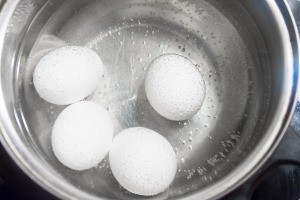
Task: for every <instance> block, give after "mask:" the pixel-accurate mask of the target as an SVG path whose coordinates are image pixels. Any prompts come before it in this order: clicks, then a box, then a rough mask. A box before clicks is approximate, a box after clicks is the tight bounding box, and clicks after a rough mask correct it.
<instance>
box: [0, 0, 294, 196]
mask: <svg viewBox="0 0 300 200" xmlns="http://www.w3.org/2000/svg"><path fill="white" fill-rule="evenodd" d="M64 45H81V46H87V47H89V48H91V49H93V50H94V51H95V52H96V53H97V54H98V55H99V56H100V57H101V59H102V61H103V63H104V65H105V66H106V68H105V76H104V77H103V80H102V82H101V84H99V87H98V89H97V90H96V91H94V92H93V94H92V95H90V96H89V97H88V98H87V100H91V101H95V102H99V103H101V104H102V105H104V106H106V107H107V108H108V110H109V112H110V113H111V115H112V116H113V119H114V127H115V134H117V133H118V132H120V131H121V130H123V129H125V128H128V127H134V126H143V127H146V128H150V129H153V130H155V131H157V132H159V133H160V134H162V135H163V136H165V137H166V138H167V139H168V140H169V141H170V142H171V144H172V145H173V148H174V150H175V151H176V153H177V158H178V171H177V174H176V177H175V180H174V181H173V183H172V185H171V186H170V187H169V189H168V190H166V191H165V192H163V193H162V194H159V195H157V196H155V197H151V198H153V199H197V200H198V199H217V198H220V197H222V196H224V195H226V194H228V193H229V192H230V191H232V190H234V189H235V188H237V187H238V186H240V185H241V184H242V183H244V182H245V181H246V180H247V179H248V178H249V177H251V176H252V175H253V174H254V173H255V172H256V171H257V170H258V169H259V168H260V167H261V166H262V165H263V164H264V163H265V162H266V160H267V159H268V158H269V157H270V155H271V154H272V153H273V151H274V149H275V148H276V146H277V144H278V143H279V142H280V140H281V138H282V137H283V135H284V133H285V130H286V129H287V127H288V125H289V122H290V119H291V117H292V114H293V111H294V108H295V104H296V101H297V99H296V90H297V85H298V67H299V60H298V55H299V52H298V39H297V31H296V28H295V22H294V21H293V18H292V16H291V12H290V11H289V9H288V7H287V4H286V2H285V1H283V2H281V3H280V2H275V1H273V0H263V1H262V0H251V1H240V0H226V1H220V0H210V1H205V0H191V1H186V0H171V1H168V0H167V1H164V0H144V1H139V0H126V1H124V0H122V1H121V0H111V1H96V0H87V1H68V0H64V1H59V0H49V1H46V0H36V1H34V0H22V1H21V0H20V1H18V0H13V1H6V2H4V3H3V8H2V10H1V15H0V66H1V69H0V85H1V87H0V110H1V112H0V119H1V142H2V144H3V145H4V147H5V148H6V150H7V151H8V152H9V154H10V156H11V157H12V158H13V159H14V161H15V162H16V163H17V164H18V165H19V166H20V168H21V169H22V170H23V171H24V172H26V173H27V175H28V176H30V177H31V178H32V179H33V180H34V181H36V182H37V183H38V184H40V185H41V186H42V187H44V188H45V189H47V190H48V191H49V192H51V193H53V194H54V195H56V196H57V197H60V198H63V199H145V198H144V197H142V196H136V195H133V194H131V193H128V192H126V191H125V190H124V189H123V188H122V187H120V186H119V185H118V183H117V182H116V180H115V179H114V178H113V176H112V174H111V171H110V169H109V164H108V162H107V160H106V159H105V160H104V161H102V162H101V163H100V164H99V165H98V166H97V167H94V168H92V169H90V170H86V171H81V172H78V171H73V170H70V169H68V168H66V167H65V166H63V165H62V164H61V163H59V162H58V160H57V159H56V158H55V156H54V154H53V151H52V147H51V143H50V137H51V129H52V126H53V123H54V121H55V119H56V118H57V116H58V114H59V113H60V112H61V111H62V110H63V109H64V108H65V107H64V106H56V105H52V104H49V103H46V102H45V101H43V100H42V99H41V98H40V97H39V96H38V94H37V93H36V91H35V89H34V86H33V84H32V72H33V70H34V68H35V66H36V64H37V62H38V61H39V59H40V58H41V57H42V56H43V55H44V54H45V53H46V52H48V51H50V50H51V49H54V48H56V47H60V46H64ZM166 53H176V54H180V55H183V56H185V57H187V58H188V59H189V60H191V61H192V62H193V63H194V64H196V65H197V67H198V69H199V70H200V71H201V72H202V74H203V78H204V80H205V82H206V97H205V100H204V103H203V106H202V108H201V110H200V111H199V112H198V113H197V114H196V115H195V116H194V117H193V118H191V119H189V120H186V121H182V122H172V121H169V120H167V119H165V118H163V117H161V116H159V115H158V114H157V113H156V112H155V111H154V110H153V109H152V107H151V106H150V104H149V102H148V100H147V98H146V95H145V91H144V75H145V71H146V69H147V67H148V65H149V63H150V62H151V61H152V60H153V59H154V58H156V57H157V56H159V55H162V54H166ZM151 198H150V199H151Z"/></svg>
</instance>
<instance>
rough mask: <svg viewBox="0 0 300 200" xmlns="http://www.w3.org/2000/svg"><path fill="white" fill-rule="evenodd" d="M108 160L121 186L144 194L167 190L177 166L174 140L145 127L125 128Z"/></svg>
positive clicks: (114, 144) (117, 137)
mask: <svg viewBox="0 0 300 200" xmlns="http://www.w3.org/2000/svg"><path fill="white" fill-rule="evenodd" d="M109 164H110V168H111V170H112V173H113V175H114V177H115V178H116V180H117V181H118V182H119V183H120V185H121V186H123V187H124V188H125V189H127V190H128V191H129V192H131V193H134V194H138V195H144V196H152V195H156V194H158V193H161V192H163V191H164V190H166V189H167V188H168V187H169V186H170V184H171V183H172V181H173V179H174V177H175V174H176V168H177V160H176V155H175V152H174V150H173V148H172V146H171V144H170V143H169V142H168V141H167V140H166V139H165V138H164V137H163V136H161V135H160V134H158V133H156V132H155V131H152V130H150V129H147V128H142V127H135V128H129V129H126V130H123V131H122V132H120V133H119V134H118V135H117V136H116V137H115V138H114V140H113V143H112V146H111V149H110V151H109Z"/></svg>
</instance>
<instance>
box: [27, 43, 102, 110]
mask: <svg viewBox="0 0 300 200" xmlns="http://www.w3.org/2000/svg"><path fill="white" fill-rule="evenodd" d="M102 72H103V64H102V61H101V59H100V58H99V56H98V55H97V54H96V53H95V52H94V51H92V50H91V49H89V48H86V47H80V46H64V47H60V48H57V49H54V50H52V51H50V52H48V53H47V54H46V55H44V56H43V57H42V58H41V60H40V61H39V62H38V64H37V66H36V68H35V70H34V73H33V84H34V86H35V89H36V91H37V92H38V94H39V95H40V96H41V97H42V98H43V99H45V100H46V101H48V102H50V103H53V104H58V105H66V104H71V103H74V102H77V101H80V100H82V99H83V98H85V97H87V96H88V95H89V94H91V93H92V91H93V90H94V89H95V88H96V86H97V83H98V82H99V80H100V78H101V75H102Z"/></svg>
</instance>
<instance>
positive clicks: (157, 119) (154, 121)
mask: <svg viewBox="0 0 300 200" xmlns="http://www.w3.org/2000/svg"><path fill="white" fill-rule="evenodd" d="M136 109H137V121H138V124H139V126H142V127H145V128H149V129H151V130H154V131H156V132H158V133H160V134H161V135H163V136H165V137H167V138H169V137H171V136H172V135H173V133H175V132H178V131H179V130H181V129H182V128H183V127H184V123H185V122H186V121H187V120H185V121H172V120H169V119H166V118H165V117H163V116H161V115H160V114H158V113H157V112H156V111H155V110H154V109H153V107H152V106H151V104H150V102H149V101H148V98H147V96H146V91H145V83H144V82H143V84H142V85H141V87H140V88H139V90H138V94H137V101H136Z"/></svg>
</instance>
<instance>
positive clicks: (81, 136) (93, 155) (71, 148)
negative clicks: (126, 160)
mask: <svg viewBox="0 0 300 200" xmlns="http://www.w3.org/2000/svg"><path fill="white" fill-rule="evenodd" d="M112 138H113V125H112V121H111V118H110V115H109V113H108V112H107V111H106V110H105V109H104V108H103V107H102V106H101V105H99V104H96V103H93V102H89V101H80V102H77V103H74V104H72V105H70V106H68V107H67V108H65V109H64V110H63V111H62V112H61V113H60V114H59V116H58V118H57V119H56V121H55V123H54V126H53V129H52V137H51V142H52V148H53V152H54V154H55V156H56V157H57V159H58V160H59V161H60V162H61V163H62V164H63V165H65V166H67V167H69V168H71V169H74V170H86V169H89V168H91V167H94V166H95V165H97V164H98V163H99V162H100V161H101V160H102V159H103V158H104V157H105V156H106V155H107V153H108V151H109V148H110V145H111V142H112Z"/></svg>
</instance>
